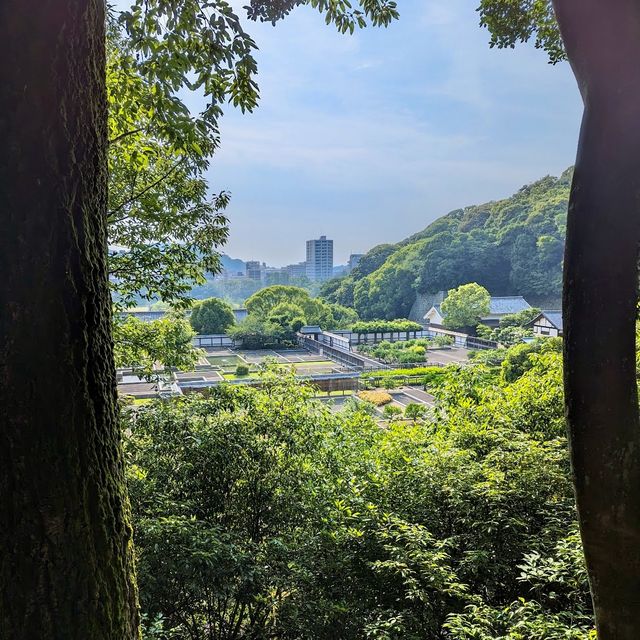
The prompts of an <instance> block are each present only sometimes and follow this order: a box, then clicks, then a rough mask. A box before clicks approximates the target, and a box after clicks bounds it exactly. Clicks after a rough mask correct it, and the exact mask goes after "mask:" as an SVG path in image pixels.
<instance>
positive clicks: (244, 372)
mask: <svg viewBox="0 0 640 640" xmlns="http://www.w3.org/2000/svg"><path fill="white" fill-rule="evenodd" d="M236 375H237V376H238V377H239V378H243V377H244V376H248V375H249V367H248V366H247V365H246V364H239V365H238V366H237V367H236Z"/></svg>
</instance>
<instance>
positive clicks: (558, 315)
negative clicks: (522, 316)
mask: <svg viewBox="0 0 640 640" xmlns="http://www.w3.org/2000/svg"><path fill="white" fill-rule="evenodd" d="M542 315H543V316H545V317H546V319H547V320H548V321H549V322H550V323H551V324H552V325H553V326H554V327H556V328H557V329H559V330H560V331H562V311H543V312H542Z"/></svg>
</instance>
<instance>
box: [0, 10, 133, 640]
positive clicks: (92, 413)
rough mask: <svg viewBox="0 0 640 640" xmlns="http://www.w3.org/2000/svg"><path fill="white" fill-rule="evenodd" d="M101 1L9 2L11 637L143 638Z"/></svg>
mask: <svg viewBox="0 0 640 640" xmlns="http://www.w3.org/2000/svg"><path fill="white" fill-rule="evenodd" d="M104 20H105V16H104V2H103V0H2V1H1V2H0V554H1V558H2V560H1V563H0V637H1V638H3V639H6V640H22V639H25V640H26V639H35V638H37V639H38V640H49V639H54V638H55V639H65V640H68V639H76V638H77V639H78V640H80V639H82V640H88V639H91V640H103V639H104V640H107V639H108V640H131V639H134V638H137V637H138V626H139V625H138V612H137V597H136V588H135V580H134V575H133V563H132V542H131V527H130V524H129V521H128V504H127V499H126V492H125V484H124V473H123V460H122V453H121V446H120V437H119V431H118V426H117V422H116V391H115V374H114V364H113V355H112V343H111V332H110V298H109V291H108V282H107V270H106V260H105V258H106V224H105V220H106V195H107V176H106V99H105V60H104V57H105V43H104Z"/></svg>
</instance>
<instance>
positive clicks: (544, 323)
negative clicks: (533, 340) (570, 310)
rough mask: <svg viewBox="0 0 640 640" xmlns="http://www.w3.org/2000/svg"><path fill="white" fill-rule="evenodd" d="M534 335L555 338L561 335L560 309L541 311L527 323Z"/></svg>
mask: <svg viewBox="0 0 640 640" xmlns="http://www.w3.org/2000/svg"><path fill="white" fill-rule="evenodd" d="M529 326H530V327H531V328H532V329H533V335H534V336H536V337H542V336H549V337H551V338H556V337H558V336H562V334H563V326H562V311H542V312H541V313H540V315H539V316H537V317H536V318H534V319H533V321H532V322H531V324H530V325H529Z"/></svg>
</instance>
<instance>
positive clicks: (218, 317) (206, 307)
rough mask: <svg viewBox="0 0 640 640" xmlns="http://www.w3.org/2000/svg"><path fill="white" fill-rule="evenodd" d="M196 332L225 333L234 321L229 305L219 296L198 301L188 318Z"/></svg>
mask: <svg viewBox="0 0 640 640" xmlns="http://www.w3.org/2000/svg"><path fill="white" fill-rule="evenodd" d="M189 320H190V322H191V326H192V327H193V328H194V330H195V331H196V332H197V333H200V334H211V333H225V332H226V331H227V330H228V329H229V327H232V326H233V325H234V324H235V323H236V318H235V315H234V314H233V309H232V308H231V305H230V304H228V303H227V302H225V301H224V300H220V298H209V299H208V300H203V301H202V302H199V303H198V304H196V306H195V307H194V309H193V311H192V312H191V317H190V318H189Z"/></svg>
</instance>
